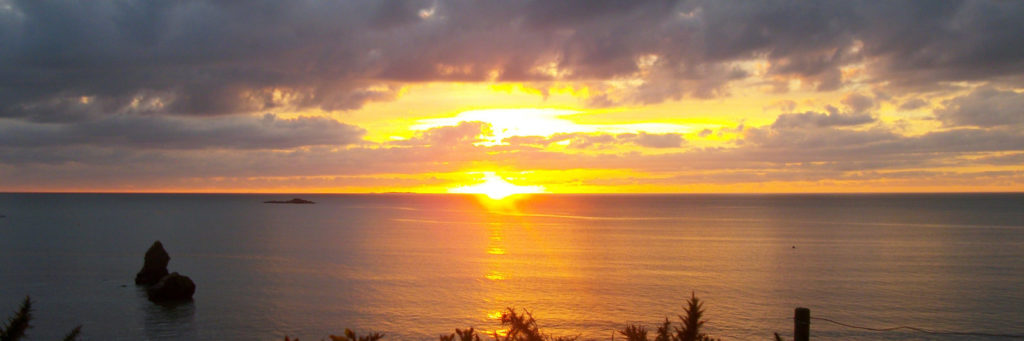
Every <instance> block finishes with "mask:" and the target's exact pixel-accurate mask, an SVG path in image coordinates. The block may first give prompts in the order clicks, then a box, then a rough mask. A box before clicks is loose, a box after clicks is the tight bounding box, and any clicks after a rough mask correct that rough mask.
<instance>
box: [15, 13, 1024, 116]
mask: <svg viewBox="0 0 1024 341" xmlns="http://www.w3.org/2000/svg"><path fill="white" fill-rule="evenodd" d="M9 4H10V6H8V7H9V8H6V9H2V10H0V28H2V29H0V103H2V105H0V116H4V117H24V118H30V119H33V120H39V121H64V120H71V119H74V118H75V117H79V116H82V115H86V116H93V115H102V114H110V113H120V112H123V111H126V110H129V109H130V104H131V103H133V102H137V101H140V100H141V101H152V102H159V103H161V104H162V105H160V106H159V107H156V108H152V110H153V111H156V112H159V113H167V114H178V115H220V114H233V113H252V112H261V111H270V110H284V109H289V108H322V109H325V110H348V109H354V108H359V107H361V106H362V105H363V104H365V103H367V102H369V101H380V100H390V99H392V98H394V97H395V96H396V91H395V87H396V86H397V85H396V84H394V83H395V82H409V81H431V80H457V81H484V80H511V81H548V80H570V81H599V82H600V81H607V80H614V79H622V78H637V79H641V80H643V81H642V82H638V83H636V85H630V86H628V87H627V88H624V89H618V90H614V89H606V91H608V92H612V93H613V94H612V95H611V97H600V96H601V94H596V96H597V97H595V98H596V100H594V101H593V103H594V104H597V105H600V104H602V103H605V105H607V103H608V102H607V101H609V100H614V101H615V102H632V103H657V102H660V101H664V100H667V99H678V98H681V97H684V96H694V97H714V96H723V95H727V94H729V93H730V92H729V90H728V88H729V86H730V84H731V83H732V82H734V81H736V80H742V79H746V78H748V77H750V76H751V74H750V73H749V70H747V69H744V68H742V67H739V66H738V64H737V63H738V62H744V61H749V60H755V59H765V60H767V61H768V62H769V64H768V65H769V69H768V70H767V72H768V75H778V76H784V77H798V78H801V79H804V80H806V81H808V82H809V83H810V84H814V86H815V87H817V88H819V89H821V90H831V89H837V88H838V87H840V86H843V85H844V84H845V83H846V82H848V81H849V80H848V79H846V78H844V77H845V76H843V74H842V68H844V67H862V68H863V69H864V72H866V74H867V75H869V76H870V77H871V78H872V79H874V80H875V81H879V82H888V83H892V84H896V85H898V84H903V85H908V84H920V85H928V84H935V83H936V82H946V81H964V80H970V81H977V80H993V81H998V80H1006V79H1010V80H1015V81H1016V82H1018V83H1019V81H1020V80H1021V72H1022V71H1024V46H1022V45H1021V44H1017V40H1018V37H1020V36H1022V35H1024V21H1022V20H1019V19H1020V18H1019V15H1018V14H1019V13H1021V12H1022V10H1024V4H1022V3H1020V2H1010V1H1003V2H997V1H963V2H961V1H944V2H934V1H903V2H860V1H824V2H782V1H770V2H757V3H750V2H732V1H706V2H705V1H687V2H677V1H643V2H622V1H580V2H575V1H570V2H554V3H552V2H548V1H507V2H470V1H462V0H451V1H411V0H410V1H341V2H334V1H298V2H275V1H255V2H247V3H245V4H240V3H233V2H221V1H183V2H152V1H117V2H113V1H90V2H77V1H27V0H25V1H10V2H9ZM552 18H558V19H557V20H552ZM83 96H84V97H93V98H94V100H93V101H92V102H91V103H89V104H82V103H80V104H74V102H75V101H76V99H78V98H81V97H83Z"/></svg>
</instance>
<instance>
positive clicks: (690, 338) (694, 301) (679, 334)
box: [619, 292, 719, 341]
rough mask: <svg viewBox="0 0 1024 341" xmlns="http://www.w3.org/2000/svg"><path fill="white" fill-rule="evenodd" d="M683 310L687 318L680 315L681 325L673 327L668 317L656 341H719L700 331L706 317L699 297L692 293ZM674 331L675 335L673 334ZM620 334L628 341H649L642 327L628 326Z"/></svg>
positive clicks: (644, 328) (661, 326)
mask: <svg viewBox="0 0 1024 341" xmlns="http://www.w3.org/2000/svg"><path fill="white" fill-rule="evenodd" d="M683 310H684V311H685V312H686V316H682V315H679V320H680V324H681V325H680V326H679V327H672V323H671V322H669V320H668V318H667V317H666V318H665V322H663V323H662V324H661V325H660V326H658V336H657V337H656V338H655V339H654V340H655V341H719V340H718V339H715V338H712V337H710V336H708V335H707V334H704V333H702V332H701V331H700V327H701V326H703V325H704V320H702V319H701V318H702V317H703V316H704V302H701V301H700V299H698V298H697V295H695V294H694V293H692V292H691V293H690V299H688V300H686V306H685V307H684V308H683ZM673 329H674V331H675V334H672V332H671V331H672V330H673ZM619 334H622V336H624V337H626V341H647V329H646V327H644V326H642V325H635V324H630V325H626V328H625V329H622V330H620V331H619Z"/></svg>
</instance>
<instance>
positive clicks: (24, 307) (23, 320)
mask: <svg viewBox="0 0 1024 341" xmlns="http://www.w3.org/2000/svg"><path fill="white" fill-rule="evenodd" d="M31 320H32V299H30V298H28V297H27V296H26V297H25V300H24V301H22V302H21V307H20V308H18V311H16V312H14V316H11V317H10V318H8V319H7V323H6V324H4V325H3V327H0V341H16V340H22V339H25V338H28V337H27V336H25V333H26V332H27V331H28V330H29V328H32V325H30V324H29V322H30V321H31ZM81 332H82V326H78V327H75V329H72V330H71V331H70V332H68V334H67V335H65V336H64V339H63V340H64V341H73V340H77V339H78V334H80V333H81Z"/></svg>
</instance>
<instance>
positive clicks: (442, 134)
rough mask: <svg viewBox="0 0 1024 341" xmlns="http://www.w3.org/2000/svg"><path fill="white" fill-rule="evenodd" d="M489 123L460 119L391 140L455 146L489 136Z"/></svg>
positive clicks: (479, 140)
mask: <svg viewBox="0 0 1024 341" xmlns="http://www.w3.org/2000/svg"><path fill="white" fill-rule="evenodd" d="M492 134H493V133H492V131H491V124H490V123H486V122H480V121H469V122H467V121H462V122H459V124H457V125H454V126H441V127H434V128H430V129H427V130H424V131H420V132H417V133H416V136H415V137H413V138H411V139H408V140H399V141H393V142H391V143H392V144H395V145H405V146H434V147H447V148H456V147H462V146H466V145H472V144H474V143H477V142H483V141H484V139H483V137H485V136H491V135H492Z"/></svg>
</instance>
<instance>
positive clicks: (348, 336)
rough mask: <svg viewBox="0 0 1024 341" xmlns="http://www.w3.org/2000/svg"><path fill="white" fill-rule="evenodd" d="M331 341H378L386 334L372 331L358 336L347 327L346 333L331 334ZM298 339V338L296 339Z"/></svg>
mask: <svg viewBox="0 0 1024 341" xmlns="http://www.w3.org/2000/svg"><path fill="white" fill-rule="evenodd" d="M330 338H331V341H377V340H380V339H383V338H384V334H381V333H370V334H368V335H364V336H358V335H356V333H355V332H353V331H352V329H348V328H345V335H342V336H337V335H330ZM296 341H298V340H296Z"/></svg>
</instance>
